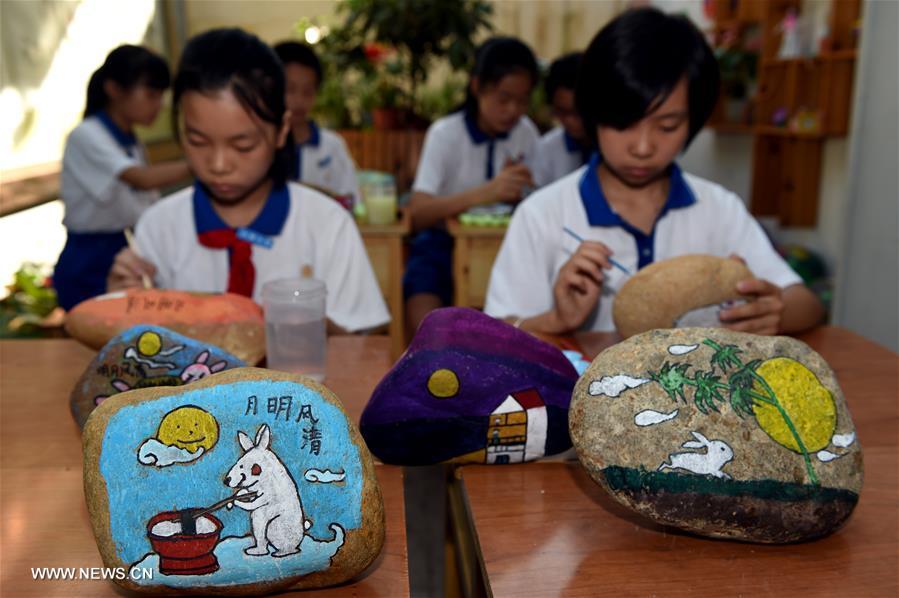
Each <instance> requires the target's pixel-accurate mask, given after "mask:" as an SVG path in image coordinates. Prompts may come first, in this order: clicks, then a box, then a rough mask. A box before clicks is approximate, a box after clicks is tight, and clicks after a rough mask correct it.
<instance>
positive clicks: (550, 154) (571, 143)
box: [533, 126, 590, 187]
mask: <svg viewBox="0 0 899 598" xmlns="http://www.w3.org/2000/svg"><path fill="white" fill-rule="evenodd" d="M589 159H590V155H589V152H586V151H585V150H584V149H582V148H581V146H580V144H578V142H577V141H575V140H574V138H573V137H571V136H570V135H568V133H566V132H565V128H564V127H562V126H558V127H556V128H554V129H551V130H549V131H547V132H546V134H545V135H543V137H541V138H540V140H539V141H538V142H537V148H536V151H535V155H534V172H533V175H534V182H535V183H537V186H538V187H544V186H546V185H549V184H550V183H552V182H553V181H557V180H559V179H561V178H562V177H563V176H565V175H566V174H568V173H569V172H574V171H575V170H577V169H578V168H580V167H581V166H583V165H584V164H586V163H587V160H589Z"/></svg>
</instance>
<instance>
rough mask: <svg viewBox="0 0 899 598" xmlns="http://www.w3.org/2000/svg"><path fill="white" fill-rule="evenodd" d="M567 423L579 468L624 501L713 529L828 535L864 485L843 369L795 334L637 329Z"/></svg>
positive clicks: (593, 379)
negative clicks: (838, 372) (840, 380)
mask: <svg viewBox="0 0 899 598" xmlns="http://www.w3.org/2000/svg"><path fill="white" fill-rule="evenodd" d="M569 421H570V426H571V438H572V441H573V442H574V445H575V448H576V449H577V452H578V458H579V459H580V461H581V463H582V464H583V466H584V467H585V468H586V469H587V471H588V472H589V473H590V476H591V477H593V479H594V480H596V481H597V482H598V483H599V484H600V485H601V486H603V487H604V488H605V489H606V490H608V491H609V492H610V493H611V494H612V496H614V497H615V498H616V499H617V500H618V501H619V502H621V503H622V504H624V505H625V506H626V507H628V508H630V509H631V510H633V511H635V512H637V513H639V514H641V515H645V516H646V517H649V518H651V519H653V520H655V521H656V522H659V523H662V524H666V525H672V526H675V527H679V528H682V529H685V530H688V531H690V532H693V533H696V534H700V535H704V536H712V537H719V538H733V539H738V540H747V541H752V542H767V543H787V542H798V541H802V540H810V539H813V538H818V537H821V536H824V535H827V534H829V533H831V532H833V531H834V530H836V529H837V528H839V527H840V526H841V525H843V523H844V522H845V521H846V520H847V519H848V517H849V515H850V514H851V513H852V510H853V509H854V508H855V505H856V503H857V502H858V496H859V492H860V491H861V487H862V478H863V471H862V469H863V468H862V450H861V447H860V446H859V443H858V441H857V440H856V435H855V427H854V426H853V424H852V418H851V417H850V415H849V409H848V407H847V405H846V401H845V399H844V397H843V393H842V392H841V391H840V387H839V386H838V385H837V381H836V378H835V377H834V373H833V371H832V370H831V369H830V367H829V366H828V365H827V363H826V362H825V361H824V359H823V358H822V357H821V356H820V355H818V354H817V353H815V352H814V351H813V350H812V349H810V348H809V347H808V346H807V345H805V344H804V343H802V342H800V341H798V340H796V339H792V338H788V337H783V336H778V337H763V336H755V335H751V334H743V333H738V332H732V331H729V330H724V329H719V328H683V329H678V330H653V331H651V332H646V333H644V334H641V335H639V336H635V337H633V338H631V339H628V340H626V341H624V342H622V343H619V344H617V345H614V346H613V347H610V348H609V349H607V350H605V351H603V352H602V353H601V354H600V355H599V356H598V357H597V358H596V359H595V360H594V361H593V363H592V364H591V365H590V367H589V368H588V369H587V372H586V373H585V374H584V375H583V376H582V377H581V379H580V380H578V383H577V387H576V388H575V391H574V397H573V398H572V403H571V413H570V418H569Z"/></svg>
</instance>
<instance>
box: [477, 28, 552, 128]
mask: <svg viewBox="0 0 899 598" xmlns="http://www.w3.org/2000/svg"><path fill="white" fill-rule="evenodd" d="M514 73H524V74H526V75H528V76H529V77H530V78H531V84H532V85H535V84H536V83H537V78H538V71H537V59H536V58H534V53H533V52H532V51H531V49H530V48H529V47H528V46H527V44H525V43H524V42H523V41H521V40H520V39H517V38H514V37H491V38H488V39H487V40H486V41H485V42H484V43H482V44H481V45H480V46H479V47H478V49H477V50H476V51H475V59H474V67H473V68H472V69H471V76H470V78H469V81H468V88H467V90H466V92H465V103H464V104H463V106H462V107H463V109H464V110H465V111H466V112H468V113H469V114H475V113H476V112H477V110H478V103H477V99H476V98H475V97H474V94H473V93H472V92H471V82H472V81H473V80H474V79H477V80H478V83H479V85H480V89H484V88H485V87H486V86H488V85H494V84H496V83H499V82H500V81H501V80H502V78H503V77H505V76H507V75H511V74H514Z"/></svg>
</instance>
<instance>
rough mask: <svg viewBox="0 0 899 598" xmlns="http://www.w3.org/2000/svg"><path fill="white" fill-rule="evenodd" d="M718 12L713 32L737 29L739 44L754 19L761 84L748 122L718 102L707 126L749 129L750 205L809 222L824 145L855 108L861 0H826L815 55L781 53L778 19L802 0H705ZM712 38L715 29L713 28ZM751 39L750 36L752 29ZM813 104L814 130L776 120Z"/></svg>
mask: <svg viewBox="0 0 899 598" xmlns="http://www.w3.org/2000/svg"><path fill="white" fill-rule="evenodd" d="M709 2H710V4H709V6H710V8H711V12H712V14H713V15H714V17H716V18H715V19H713V20H714V21H715V22H714V25H713V26H712V27H711V28H710V31H711V32H712V33H720V32H722V31H727V30H729V29H736V31H737V32H738V37H739V39H738V40H737V43H738V44H740V47H742V46H743V45H744V44H746V41H747V39H748V38H746V37H745V36H744V34H742V33H740V32H745V31H746V30H747V29H748V28H749V26H751V25H757V26H758V35H759V36H760V39H759V40H756V41H757V42H758V47H759V48H760V50H759V62H758V71H757V79H758V91H757V92H756V94H755V96H754V97H752V98H751V99H750V103H751V112H747V113H745V114H744V117H747V118H749V117H751V118H752V120H753V121H754V122H755V123H756V124H754V125H747V124H743V123H737V122H728V121H725V120H724V119H723V116H724V112H723V111H722V109H721V107H720V106H719V107H718V108H717V109H716V113H715V117H714V118H713V120H712V122H710V123H709V128H711V129H712V130H714V131H716V132H719V133H723V134H751V135H752V136H753V158H752V169H753V171H752V192H751V196H752V197H751V202H750V206H751V211H752V213H753V214H755V215H765V216H769V215H770V216H776V217H777V218H778V219H779V221H780V223H781V224H782V225H784V226H814V225H815V223H816V222H817V217H818V192H819V189H818V187H819V184H820V178H821V162H822V155H821V154H822V148H823V146H824V141H825V140H826V139H828V138H830V137H835V136H842V135H846V134H847V133H848V130H849V116H850V113H851V111H852V110H851V108H852V84H853V78H854V70H855V60H856V58H857V56H858V50H857V48H856V46H857V44H858V24H859V22H860V20H859V15H860V11H861V4H862V3H861V0H830V2H829V10H830V17H829V23H828V26H829V33H828V36H827V38H826V40H824V43H823V44H822V45H821V47H822V48H825V49H826V51H824V52H822V53H820V54H819V55H817V56H809V57H800V58H791V59H780V58H777V53H778V50H779V48H780V46H781V40H782V34H781V28H780V27H779V25H780V23H782V22H783V19H784V17H785V16H786V15H787V14H788V12H789V11H797V12H799V11H801V10H802V2H800V1H799V0H709ZM716 39H717V36H716ZM753 39H754V37H753ZM806 112H811V113H813V114H815V115H816V117H817V119H816V120H817V126H818V130H816V131H814V132H807V131H797V130H791V129H790V128H788V127H780V126H775V125H774V124H773V123H774V122H775V120H780V119H781V118H783V117H784V116H786V119H788V120H791V119H793V118H794V117H796V116H797V115H801V114H803V113H806Z"/></svg>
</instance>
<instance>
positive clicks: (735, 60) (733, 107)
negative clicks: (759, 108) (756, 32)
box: [715, 35, 758, 123]
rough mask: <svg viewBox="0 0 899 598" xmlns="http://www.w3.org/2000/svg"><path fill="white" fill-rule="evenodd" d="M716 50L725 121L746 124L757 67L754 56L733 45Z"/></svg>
mask: <svg viewBox="0 0 899 598" xmlns="http://www.w3.org/2000/svg"><path fill="white" fill-rule="evenodd" d="M736 37H737V36H736V35H733V36H732V37H731V41H730V43H725V45H723V46H721V47H719V48H717V49H716V50H715V56H716V58H717V59H718V67H719V69H720V71H721V91H722V96H723V97H722V100H723V104H724V115H725V120H727V121H728V122H738V123H746V122H747V120H748V105H749V99H750V98H751V97H752V95H753V89H754V86H755V82H756V69H757V65H758V52H757V51H752V50H749V49H746V48H744V47H742V46H741V45H740V44H739V43H737V41H736Z"/></svg>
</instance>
